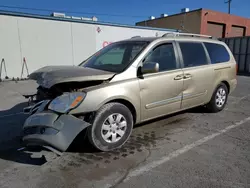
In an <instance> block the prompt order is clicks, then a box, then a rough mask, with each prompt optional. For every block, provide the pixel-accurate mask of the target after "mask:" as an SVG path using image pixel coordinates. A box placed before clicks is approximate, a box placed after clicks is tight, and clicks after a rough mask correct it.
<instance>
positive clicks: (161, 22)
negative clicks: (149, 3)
mask: <svg viewBox="0 0 250 188" xmlns="http://www.w3.org/2000/svg"><path fill="white" fill-rule="evenodd" d="M136 25H138V26H149V27H158V28H168V29H179V30H182V31H183V32H190V33H198V34H204V35H212V36H215V37H219V38H221V37H235V36H250V19H248V18H243V17H240V16H235V15H231V14H226V13H222V12H217V11H212V10H207V9H197V10H193V11H188V9H184V10H183V12H181V13H179V14H174V15H169V16H167V15H165V14H162V16H161V17H159V18H151V19H149V20H145V21H141V22H138V23H136Z"/></svg>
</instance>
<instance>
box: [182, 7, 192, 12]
mask: <svg viewBox="0 0 250 188" xmlns="http://www.w3.org/2000/svg"><path fill="white" fill-rule="evenodd" d="M189 11H190V10H189V8H183V9H181V12H182V13H185V12H189Z"/></svg>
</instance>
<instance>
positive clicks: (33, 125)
mask: <svg viewBox="0 0 250 188" xmlns="http://www.w3.org/2000/svg"><path fill="white" fill-rule="evenodd" d="M89 125H90V124H89V123H87V122H85V121H83V120H81V119H78V118H76V117H74V116H73V115H69V114H63V115H59V114H56V113H54V112H50V111H47V112H41V113H37V114H34V115H32V116H30V117H29V118H28V119H27V120H26V121H25V123H24V126H23V131H24V136H23V142H24V144H25V145H26V146H34V145H35V146H43V147H45V148H52V150H53V149H54V150H57V151H60V152H63V151H66V150H67V148H68V147H69V145H70V144H71V143H72V142H73V140H74V139H75V137H76V136H77V135H78V134H79V133H80V132H81V131H82V130H83V129H85V128H86V127H88V126H89Z"/></svg>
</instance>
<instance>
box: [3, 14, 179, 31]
mask: <svg viewBox="0 0 250 188" xmlns="http://www.w3.org/2000/svg"><path fill="white" fill-rule="evenodd" d="M0 15H4V16H14V17H25V18H34V19H43V20H52V21H64V22H72V23H84V24H94V25H104V26H115V27H126V28H134V29H144V30H145V29H146V30H157V31H169V32H176V31H177V30H175V29H164V28H155V27H144V26H134V25H126V24H118V23H110V22H100V21H88V20H76V19H71V18H59V17H51V16H46V15H39V14H30V13H23V12H15V11H6V10H0Z"/></svg>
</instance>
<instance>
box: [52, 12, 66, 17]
mask: <svg viewBox="0 0 250 188" xmlns="http://www.w3.org/2000/svg"><path fill="white" fill-rule="evenodd" d="M51 16H53V17H60V18H65V13H59V12H53V13H52V14H51Z"/></svg>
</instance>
